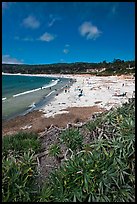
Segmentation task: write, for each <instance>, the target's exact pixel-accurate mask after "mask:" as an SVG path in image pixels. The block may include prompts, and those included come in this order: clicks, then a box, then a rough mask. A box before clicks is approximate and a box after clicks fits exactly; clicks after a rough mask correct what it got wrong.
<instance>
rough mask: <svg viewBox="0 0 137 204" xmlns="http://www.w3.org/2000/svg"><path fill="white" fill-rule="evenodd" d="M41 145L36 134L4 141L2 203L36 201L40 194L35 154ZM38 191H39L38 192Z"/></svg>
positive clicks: (17, 135) (21, 135)
mask: <svg viewBox="0 0 137 204" xmlns="http://www.w3.org/2000/svg"><path fill="white" fill-rule="evenodd" d="M39 147H40V143H39V141H38V138H37V135H36V134H34V133H29V134H28V133H18V134H16V135H14V136H5V137H3V139H2V150H3V151H2V153H3V158H2V201H3V202H27V201H34V200H35V199H36V196H37V194H38V189H37V188H36V186H35V185H36V184H35V179H36V175H37V170H36V166H37V162H36V157H35V153H36V152H37V151H38V149H39ZM36 189H37V190H36Z"/></svg>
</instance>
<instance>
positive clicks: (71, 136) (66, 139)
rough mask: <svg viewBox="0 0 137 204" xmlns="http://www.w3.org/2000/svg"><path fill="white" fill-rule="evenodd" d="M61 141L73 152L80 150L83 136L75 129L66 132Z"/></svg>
mask: <svg viewBox="0 0 137 204" xmlns="http://www.w3.org/2000/svg"><path fill="white" fill-rule="evenodd" d="M60 140H61V142H62V143H64V144H65V145H66V146H67V147H68V148H70V149H71V150H73V151H76V150H77V149H80V148H81V147H82V143H83V137H82V135H81V134H80V132H79V130H77V129H74V128H72V129H68V130H66V131H64V132H63V133H62V134H61V136H60Z"/></svg>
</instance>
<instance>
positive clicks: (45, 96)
mask: <svg viewBox="0 0 137 204" xmlns="http://www.w3.org/2000/svg"><path fill="white" fill-rule="evenodd" d="M53 92H55V90H54V91H51V92H50V93H49V94H48V95H47V96H45V98H47V97H48V96H50V95H51V94H52V93H53Z"/></svg>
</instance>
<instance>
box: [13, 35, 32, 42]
mask: <svg viewBox="0 0 137 204" xmlns="http://www.w3.org/2000/svg"><path fill="white" fill-rule="evenodd" d="M14 39H15V40H21V41H31V42H32V41H34V39H33V38H31V37H25V38H20V37H19V36H15V37H14Z"/></svg>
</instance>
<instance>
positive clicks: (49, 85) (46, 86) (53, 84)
mask: <svg viewBox="0 0 137 204" xmlns="http://www.w3.org/2000/svg"><path fill="white" fill-rule="evenodd" d="M58 81H59V79H57V80H56V81H53V82H52V83H50V84H48V85H45V86H43V87H41V88H37V89H32V90H29V91H25V92H22V93H18V94H15V95H13V97H17V96H21V95H25V94H28V93H32V92H35V91H39V90H41V89H46V88H49V87H52V86H55V85H56V84H57V83H58Z"/></svg>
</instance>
